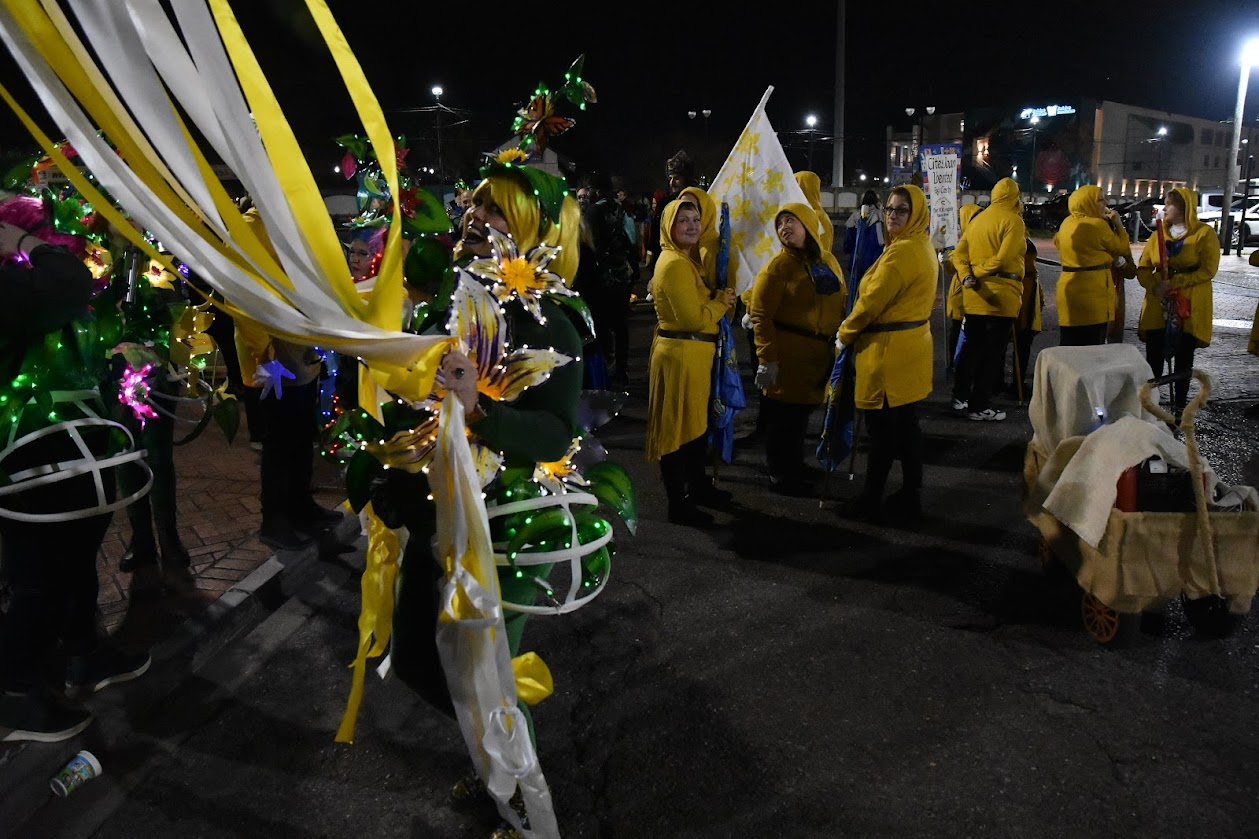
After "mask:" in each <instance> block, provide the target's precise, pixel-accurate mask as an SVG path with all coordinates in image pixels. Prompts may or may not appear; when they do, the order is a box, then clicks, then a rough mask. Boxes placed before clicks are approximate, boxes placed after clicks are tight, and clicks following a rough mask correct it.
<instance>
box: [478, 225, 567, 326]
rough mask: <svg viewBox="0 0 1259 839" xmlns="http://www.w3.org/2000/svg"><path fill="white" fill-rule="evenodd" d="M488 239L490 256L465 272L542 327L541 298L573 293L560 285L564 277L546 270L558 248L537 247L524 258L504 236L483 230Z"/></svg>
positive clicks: (496, 296) (501, 300)
mask: <svg viewBox="0 0 1259 839" xmlns="http://www.w3.org/2000/svg"><path fill="white" fill-rule="evenodd" d="M486 234H487V235H488V237H489V240H490V256H489V257H485V258H482V259H475V260H473V261H472V262H471V263H469V265H468V267H467V271H468V273H470V274H474V275H476V276H478V277H480V278H481V279H483V280H485V281H486V282H488V283H489V284H490V291H491V292H492V293H493V295H494V297H495V298H496V299H497V300H498V301H499V303H506V302H507V301H509V300H512V299H516V300H519V301H520V302H521V304H522V305H523V306H524V307H525V311H527V312H528V313H529V314H530V315H532V316H533V319H534V320H536V321H537V322H538V323H540V324H543V325H545V324H546V316H544V315H543V314H542V298H543V297H544V296H545V295H547V294H559V295H563V296H565V297H572V296H574V295H575V294H576V293H577V292H575V291H573V290H572V289H571V288H569V287H568V286H567V285H565V284H564V278H563V277H561V276H560V275H559V274H556V273H554V272H553V271H551V270H550V265H551V262H552V261H553V260H554V259H555V257H557V256H558V255H559V253H560V249H559V248H557V247H552V246H551V245H538V246H537V247H536V248H534V249H533V250H532V251H530V252H529V253H528V254H527V255H526V256H521V255H520V253H519V251H517V250H516V242H515V241H514V240H513V239H512V238H511V236H508V235H507V234H505V233H501V232H499V231H497V230H495V229H494V228H492V227H487V228H486Z"/></svg>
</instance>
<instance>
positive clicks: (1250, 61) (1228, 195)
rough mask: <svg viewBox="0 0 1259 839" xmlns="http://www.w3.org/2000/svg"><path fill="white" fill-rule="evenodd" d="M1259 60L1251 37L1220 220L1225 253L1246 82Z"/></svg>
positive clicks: (1230, 226)
mask: <svg viewBox="0 0 1259 839" xmlns="http://www.w3.org/2000/svg"><path fill="white" fill-rule="evenodd" d="M1256 62H1259V38H1251V39H1250V40H1249V41H1247V42H1246V45H1245V46H1244V47H1243V48H1242V71H1241V78H1240V79H1238V81H1237V109H1236V111H1235V112H1234V113H1233V142H1232V143H1231V144H1230V145H1229V155H1228V179H1227V180H1225V181H1224V209H1223V212H1222V213H1221V220H1220V234H1221V235H1220V238H1221V239H1222V240H1223V242H1224V246H1223V247H1224V253H1228V250H1229V246H1230V245H1231V244H1232V235H1233V216H1232V214H1231V213H1229V208H1230V207H1232V206H1233V184H1235V183H1237V178H1238V171H1237V158H1238V156H1239V155H1240V154H1241V145H1242V112H1243V111H1244V110H1245V109H1246V84H1247V82H1249V81H1250V68H1251V67H1252V66H1253V65H1254V64H1255V63H1256Z"/></svg>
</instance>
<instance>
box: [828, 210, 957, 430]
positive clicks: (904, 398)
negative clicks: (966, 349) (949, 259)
mask: <svg viewBox="0 0 1259 839" xmlns="http://www.w3.org/2000/svg"><path fill="white" fill-rule="evenodd" d="M897 189H903V190H905V191H906V192H908V193H909V219H908V221H907V222H906V225H905V227H904V228H903V229H902V230H901V232H900V233H899V234H897V235H891V234H890V232H889V240H888V244H887V248H886V249H885V250H884V251H883V254H882V255H881V256H880V257H879V258H878V259H877V260H875V263H874V264H873V265H871V266H870V268H869V270H867V271H866V273H865V275H864V276H863V277H862V278H861V286H860V291H859V292H858V294H857V300H856V302H855V303H854V304H853V307H852V311H851V312H849V313H848V317H846V318H845V319H844V323H843V325H842V326H840V328H839V340H840V342H841V343H842V344H843V345H844V346H851V347H852V349H853V351H855V353H856V369H857V383H856V389H855V392H854V394H853V396H854V399H855V402H856V405H857V407H858V408H863V409H866V410H872V409H879V408H883V407H884V406H885V403H886V406H887V407H891V408H895V407H897V406H899V405H907V404H909V403H911V402H918V401H920V400H923V399H926V398H927V397H928V396H929V395H930V394H931V384H932V381H931V376H932V370H933V367H934V362H933V355H932V344H931V327H930V318H931V309H932V307H933V306H934V305H935V298H936V281H937V277H938V275H939V270H940V268H939V262H937V260H936V253H935V249H934V248H933V247H932V245H931V239H930V236H929V235H928V234H927V226H928V223H929V221H930V217H931V214H930V212H928V209H927V199H926V196H925V195H923V192H922V190H921V189H919V188H918V187H916V186H913V185H906V186H900V187H897ZM891 203H892V196H889V197H888V201H887V205H888V206H891Z"/></svg>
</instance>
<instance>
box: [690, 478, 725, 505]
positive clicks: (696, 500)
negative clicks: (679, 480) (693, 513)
mask: <svg viewBox="0 0 1259 839" xmlns="http://www.w3.org/2000/svg"><path fill="white" fill-rule="evenodd" d="M686 498H687V500H688V501H690V502H691V503H692V504H698V505H699V506H701V507H712V508H713V509H716V510H724V509H726V508H728V507H729V506H730V502H731V501H733V500H734V493H733V492H730V491H729V490H725V489H718V488H717V487H716V486H715V485H714V484H713V481H712V479H711V478H708V479H706V480H704V481H698V482H694V483H692V484H690V489H689V491H688V492H687V494H686Z"/></svg>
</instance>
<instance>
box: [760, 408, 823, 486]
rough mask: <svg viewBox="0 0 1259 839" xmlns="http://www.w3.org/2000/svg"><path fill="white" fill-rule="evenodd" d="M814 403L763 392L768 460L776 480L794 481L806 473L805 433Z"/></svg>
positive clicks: (766, 460) (770, 473) (766, 458)
mask: <svg viewBox="0 0 1259 839" xmlns="http://www.w3.org/2000/svg"><path fill="white" fill-rule="evenodd" d="M813 408H814V406H813V405H793V404H792V403H790V402H781V401H779V400H777V399H772V398H770V397H768V396H765V395H763V394H762V395H761V413H762V414H763V415H764V416H765V464H766V465H767V466H768V467H769V475H770V477H771V478H773V479H775V480H785V481H793V480H798V479H800V478H801V477H803V473H804V435H805V432H806V431H807V430H808V425H809V414H810V413H812V411H813Z"/></svg>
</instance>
